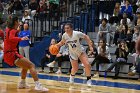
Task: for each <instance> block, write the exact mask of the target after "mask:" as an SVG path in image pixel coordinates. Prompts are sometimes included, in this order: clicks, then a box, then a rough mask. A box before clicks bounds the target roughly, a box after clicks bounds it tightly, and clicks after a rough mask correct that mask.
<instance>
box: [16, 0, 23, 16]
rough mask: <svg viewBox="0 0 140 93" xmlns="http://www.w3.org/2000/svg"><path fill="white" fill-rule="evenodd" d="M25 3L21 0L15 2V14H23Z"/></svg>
mask: <svg viewBox="0 0 140 93" xmlns="http://www.w3.org/2000/svg"><path fill="white" fill-rule="evenodd" d="M23 8H24V7H23V4H22V3H21V1H20V0H15V1H14V3H13V10H14V14H16V15H18V16H22V11H23Z"/></svg>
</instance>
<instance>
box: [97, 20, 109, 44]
mask: <svg viewBox="0 0 140 93" xmlns="http://www.w3.org/2000/svg"><path fill="white" fill-rule="evenodd" d="M109 31H110V26H109V24H108V21H107V19H106V18H103V19H102V21H101V24H100V26H99V31H98V34H97V42H99V39H100V38H104V39H106V41H107V45H109V42H110V33H109Z"/></svg>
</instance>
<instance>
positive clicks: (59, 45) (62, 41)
mask: <svg viewBox="0 0 140 93" xmlns="http://www.w3.org/2000/svg"><path fill="white" fill-rule="evenodd" d="M64 44H65V40H61V41H60V42H59V43H57V44H56V45H57V46H58V47H61V46H63V45H64Z"/></svg>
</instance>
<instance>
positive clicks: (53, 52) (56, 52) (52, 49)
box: [49, 45, 59, 55]
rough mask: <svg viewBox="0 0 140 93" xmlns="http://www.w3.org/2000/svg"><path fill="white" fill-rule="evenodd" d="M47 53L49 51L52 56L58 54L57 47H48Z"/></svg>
mask: <svg viewBox="0 0 140 93" xmlns="http://www.w3.org/2000/svg"><path fill="white" fill-rule="evenodd" d="M49 51H50V53H51V54H52V55H57V54H58V52H59V48H58V46H57V45H51V46H50V47H49Z"/></svg>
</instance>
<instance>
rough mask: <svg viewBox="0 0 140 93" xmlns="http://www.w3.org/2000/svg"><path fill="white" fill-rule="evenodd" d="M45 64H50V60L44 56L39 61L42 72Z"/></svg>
mask: <svg viewBox="0 0 140 93" xmlns="http://www.w3.org/2000/svg"><path fill="white" fill-rule="evenodd" d="M46 62H50V59H49V58H47V57H46V56H44V57H43V58H42V59H41V68H42V70H44V67H45V66H46V65H45V63H46Z"/></svg>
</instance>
